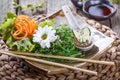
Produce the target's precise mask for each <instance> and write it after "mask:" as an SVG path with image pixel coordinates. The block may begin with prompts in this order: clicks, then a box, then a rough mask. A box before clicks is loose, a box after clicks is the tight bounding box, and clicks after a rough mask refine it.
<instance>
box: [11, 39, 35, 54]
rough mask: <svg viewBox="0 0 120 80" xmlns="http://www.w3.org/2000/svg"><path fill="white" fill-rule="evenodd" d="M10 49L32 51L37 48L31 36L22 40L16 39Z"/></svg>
mask: <svg viewBox="0 0 120 80" xmlns="http://www.w3.org/2000/svg"><path fill="white" fill-rule="evenodd" d="M9 48H10V49H12V50H17V51H21V52H31V51H33V49H34V48H35V45H34V44H32V42H31V40H30V39H29V38H25V39H23V40H20V41H14V42H13V43H12V44H11V45H10V46H9Z"/></svg>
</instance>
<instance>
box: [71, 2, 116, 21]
mask: <svg viewBox="0 0 120 80" xmlns="http://www.w3.org/2000/svg"><path fill="white" fill-rule="evenodd" d="M71 1H72V3H73V4H74V5H75V6H76V7H77V8H79V9H82V11H83V12H84V13H85V14H86V15H87V16H88V17H89V18H93V19H95V20H98V21H102V20H106V19H109V18H111V17H112V16H113V15H114V14H115V13H116V11H117V9H116V8H115V7H114V6H113V4H112V3H111V2H110V1H109V0H88V1H85V2H80V1H79V0H71ZM94 5H95V6H97V5H101V6H105V7H108V9H110V11H111V12H110V14H108V15H105V16H104V15H102V16H98V15H96V14H90V13H89V12H88V8H89V7H91V6H94Z"/></svg>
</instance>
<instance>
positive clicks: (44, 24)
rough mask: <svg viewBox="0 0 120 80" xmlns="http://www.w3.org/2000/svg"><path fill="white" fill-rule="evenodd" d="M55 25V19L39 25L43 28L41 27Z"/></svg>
mask: <svg viewBox="0 0 120 80" xmlns="http://www.w3.org/2000/svg"><path fill="white" fill-rule="evenodd" d="M54 23H55V21H54V20H53V19H52V20H45V21H43V22H41V23H40V24H39V26H41V27H44V26H46V25H48V26H52V25H54Z"/></svg>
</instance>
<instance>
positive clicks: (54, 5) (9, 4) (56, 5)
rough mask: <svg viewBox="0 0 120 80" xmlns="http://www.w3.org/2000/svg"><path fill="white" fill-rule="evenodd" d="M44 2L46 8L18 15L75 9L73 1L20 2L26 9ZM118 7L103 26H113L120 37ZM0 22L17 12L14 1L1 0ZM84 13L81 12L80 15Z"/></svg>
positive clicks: (30, 0) (118, 5)
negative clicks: (65, 7) (68, 8)
mask: <svg viewBox="0 0 120 80" xmlns="http://www.w3.org/2000/svg"><path fill="white" fill-rule="evenodd" d="M42 1H44V7H43V8H40V9H38V10H34V11H31V10H30V9H27V8H24V9H23V10H22V11H18V12H17V13H18V14H26V15H28V16H33V15H40V14H51V13H53V12H54V11H56V10H58V9H60V8H61V6H63V5H66V4H67V5H69V6H70V7H72V8H74V6H73V5H72V3H71V0H18V2H19V4H20V5H21V6H24V7H26V5H27V4H33V5H39V4H40V3H41V2H42ZM115 6H116V7H117V13H116V14H115V16H114V17H112V18H111V21H109V20H105V21H101V22H100V23H101V24H104V25H107V26H109V27H110V26H111V27H112V30H113V31H115V32H116V33H117V34H118V36H119V37H120V31H119V30H120V4H117V5H116V4H115ZM0 9H1V11H0V22H1V21H2V19H3V17H4V16H5V15H6V13H7V12H14V13H16V10H15V9H14V6H13V0H0ZM81 13H82V12H81V11H79V14H81Z"/></svg>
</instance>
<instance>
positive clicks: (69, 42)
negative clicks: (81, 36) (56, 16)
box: [34, 25, 85, 62]
mask: <svg viewBox="0 0 120 80" xmlns="http://www.w3.org/2000/svg"><path fill="white" fill-rule="evenodd" d="M55 30H56V35H59V39H58V40H56V41H55V42H54V43H52V44H51V47H50V48H49V49H48V48H45V49H42V48H40V46H39V45H38V44H36V48H35V50H34V51H35V53H40V54H50V55H58V56H67V57H83V56H84V55H85V54H84V52H82V51H81V50H79V49H78V48H76V46H75V45H74V42H73V39H72V31H71V30H70V29H69V27H68V26H67V25H59V26H57V27H55ZM44 59H47V60H52V61H59V62H60V61H61V62H64V61H65V60H59V59H51V58H44Z"/></svg>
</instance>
